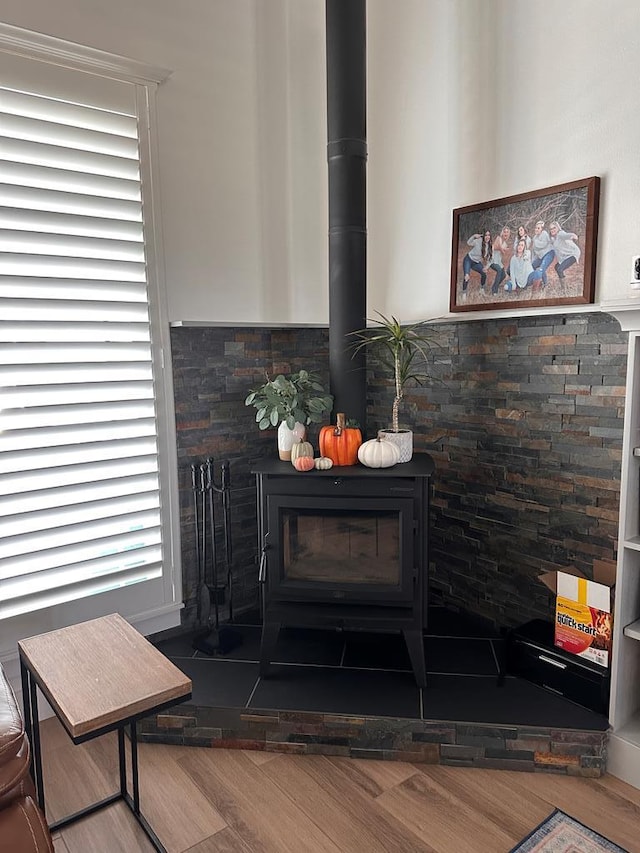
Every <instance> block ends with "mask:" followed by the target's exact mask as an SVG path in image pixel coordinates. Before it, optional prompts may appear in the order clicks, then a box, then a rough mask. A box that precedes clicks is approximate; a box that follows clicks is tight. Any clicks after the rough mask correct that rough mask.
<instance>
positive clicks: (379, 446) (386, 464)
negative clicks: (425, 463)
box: [358, 438, 400, 468]
mask: <svg viewBox="0 0 640 853" xmlns="http://www.w3.org/2000/svg"><path fill="white" fill-rule="evenodd" d="M358 459H359V460H360V462H362V464H363V465H366V467H367V468H391V466H392V465H395V464H396V463H397V462H399V461H400V451H399V450H398V448H397V447H396V446H395V444H392V443H391V442H390V441H381V440H380V439H379V438H372V439H371V440H370V441H365V442H364V444H361V445H360V447H359V448H358Z"/></svg>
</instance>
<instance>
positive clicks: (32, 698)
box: [18, 613, 191, 853]
mask: <svg viewBox="0 0 640 853" xmlns="http://www.w3.org/2000/svg"><path fill="white" fill-rule="evenodd" d="M18 649H19V652H20V670H21V675H22V691H23V697H24V712H25V730H26V733H27V736H28V737H29V739H30V741H31V744H32V747H33V753H32V763H31V773H32V776H33V780H34V784H35V787H36V792H37V797H38V803H39V805H40V807H41V809H42V810H43V811H44V810H45V797H44V783H43V777H42V749H41V744H40V730H39V725H38V699H37V690H36V685H37V686H38V687H40V689H41V690H42V692H43V694H44V695H45V696H46V698H47V700H48V701H49V703H50V705H51V707H52V708H53V710H54V712H55V714H56V716H57V717H58V719H59V720H60V722H61V723H62V725H63V726H64V727H65V729H66V730H67V733H68V735H69V737H70V738H71V740H72V741H73V742H74V743H76V744H78V743H84V742H85V741H87V740H91V739H92V738H95V737H99V736H100V735H103V734H106V733H107V732H110V731H114V730H117V732H118V753H119V770H120V790H119V791H118V792H117V793H115V794H112V795H111V796H109V797H107V798H105V799H103V800H100V801H99V802H97V803H93V804H92V805H90V806H87V807H86V808H84V809H82V810H80V811H78V812H75V813H74V814H71V815H68V816H67V817H64V818H62V819H61V820H58V821H56V822H55V823H53V824H51V825H50V829H51V830H53V831H55V830H57V829H61V828H63V827H65V826H68V825H69V824H70V823H73V822H75V821H76V820H79V819H80V818H83V817H86V816H87V815H90V814H93V813H94V812H96V811H98V810H99V809H102V808H104V807H105V806H109V805H111V804H112V803H114V802H117V801H118V800H124V802H125V803H126V804H127V806H128V807H129V808H130V810H131V811H132V813H133V815H134V816H135V818H136V820H137V821H138V823H139V824H140V826H141V827H142V829H143V830H144V832H145V833H146V835H147V836H148V838H149V840H150V841H151V843H152V844H153V846H154V848H155V849H156V850H158V851H160V853H166V850H165V848H164V847H163V845H162V844H161V842H160V841H159V839H158V837H157V836H156V834H155V833H154V831H153V830H152V829H151V827H150V826H149V824H148V822H147V821H146V819H145V818H144V816H143V815H142V814H141V812H140V792H139V786H138V743H137V732H136V721H137V720H139V719H140V718H142V717H145V716H147V715H148V714H153V713H156V712H157V711H159V710H162V709H163V708H167V707H168V706H170V705H174V704H175V703H176V702H181V701H184V700H186V699H189V698H191V680H190V679H189V678H187V676H186V675H184V673H182V672H180V670H179V669H178V668H177V667H175V666H174V665H173V664H172V663H171V662H170V661H169V660H167V658H166V657H165V656H164V655H163V654H162V653H161V652H159V651H158V650H157V649H156V648H155V647H154V646H153V645H151V643H149V642H148V640H146V639H145V638H144V637H143V636H142V635H141V634H140V633H139V632H138V631H136V630H135V628H132V627H131V625H129V623H128V622H126V621H125V620H124V619H123V618H122V617H121V616H119V615H118V614H117V613H114V614H112V615H110V616H103V617H101V618H100V619H92V620H91V621H89V622H82V623H80V624H78V625H71V626H70V627H68V628H61V629H60V630H58V631H51V632H50V633H48V634H40V635H39V636H36V637H29V638H28V639H24V640H20V641H19V642H18ZM127 726H128V727H129V731H130V740H131V773H132V794H133V796H131V794H129V791H128V789H127V772H126V750H125V729H126V727H127Z"/></svg>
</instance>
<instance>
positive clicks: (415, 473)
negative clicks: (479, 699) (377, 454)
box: [254, 454, 434, 686]
mask: <svg viewBox="0 0 640 853" xmlns="http://www.w3.org/2000/svg"><path fill="white" fill-rule="evenodd" d="M433 468H434V465H433V460H432V459H431V457H430V456H428V455H427V454H416V455H415V456H414V458H413V459H412V461H411V462H408V463H405V464H403V465H396V466H394V467H393V468H383V469H372V468H365V467H363V466H361V465H354V466H348V467H338V468H332V469H330V470H329V471H313V472H308V473H304V474H301V473H300V472H297V471H295V470H294V469H293V468H292V466H291V465H290V464H289V463H287V462H279V461H275V460H272V461H264V462H261V463H259V464H258V465H256V467H255V468H254V473H255V474H256V478H257V495H258V547H259V553H260V570H259V580H260V585H261V594H262V616H263V629H262V645H261V654H260V671H261V674H263V675H266V674H268V671H269V664H270V662H271V659H272V657H273V652H274V647H275V643H276V641H277V638H278V633H279V630H280V627H281V625H283V624H284V625H316V626H318V625H320V626H323V625H324V626H330V627H352V628H366V629H368V630H396V631H402V633H403V635H404V637H405V640H406V642H407V647H408V649H409V654H410V657H411V663H412V666H413V670H414V673H415V677H416V681H417V683H418V684H419V685H420V686H424V684H425V681H426V675H425V663H424V646H423V640H422V632H423V627H424V614H425V613H426V603H427V587H428V585H427V582H426V574H427V570H428V565H429V560H428V514H429V478H430V476H431V474H432V473H433Z"/></svg>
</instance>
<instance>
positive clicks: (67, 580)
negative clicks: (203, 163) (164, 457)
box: [0, 87, 163, 617]
mask: <svg viewBox="0 0 640 853" xmlns="http://www.w3.org/2000/svg"><path fill="white" fill-rule="evenodd" d="M151 328H152V327H151V322H150V313H149V303H148V298H147V274H146V265H145V247H144V237H143V206H142V189H141V178H140V158H139V140H138V122H137V117H136V115H135V114H134V111H131V112H130V113H128V112H126V111H118V110H114V109H104V108H99V107H96V106H95V105H93V104H91V103H77V102H74V101H72V100H65V99H64V98H59V97H56V98H53V97H49V96H47V95H43V94H42V93H39V92H34V91H25V90H20V89H18V88H14V87H8V88H1V87H0V616H3V617H6V616H13V615H17V614H19V613H24V612H26V611H29V610H34V609H37V608H41V607H45V606H50V605H53V604H58V603H61V602H65V601H69V600H72V599H74V598H80V597H83V596H86V595H91V594H94V593H96V592H100V591H103V590H107V589H114V588H116V587H119V586H125V585H127V584H132V583H136V582H139V581H142V580H147V579H150V578H157V577H160V576H161V574H162V559H163V536H162V529H163V528H162V523H161V499H160V478H159V459H158V424H157V417H156V403H155V393H154V388H155V385H154V361H153V355H152V347H151Z"/></svg>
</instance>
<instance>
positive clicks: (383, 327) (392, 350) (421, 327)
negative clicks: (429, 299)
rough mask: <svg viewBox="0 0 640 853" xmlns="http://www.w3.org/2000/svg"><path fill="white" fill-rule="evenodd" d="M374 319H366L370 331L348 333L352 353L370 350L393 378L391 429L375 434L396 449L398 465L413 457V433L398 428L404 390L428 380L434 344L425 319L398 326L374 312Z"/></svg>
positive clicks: (393, 320)
mask: <svg viewBox="0 0 640 853" xmlns="http://www.w3.org/2000/svg"><path fill="white" fill-rule="evenodd" d="M376 314H377V315H378V316H377V318H374V319H372V320H368V322H369V323H373V324H374V325H373V328H367V329H361V330H360V331H357V332H352V336H353V337H354V338H355V343H354V344H353V350H354V354H355V353H356V352H359V351H360V350H362V349H363V348H367V347H368V348H371V349H372V350H373V351H374V352H375V354H376V356H377V357H378V360H379V361H380V363H381V364H383V365H384V366H385V367H387V368H388V369H389V370H390V371H391V374H392V376H393V382H394V392H395V393H394V398H393V406H392V409H391V429H383V430H380V431H379V433H378V434H379V436H380V437H381V438H385V439H388V440H390V441H393V442H394V443H395V444H396V445H397V446H398V449H399V450H400V462H408V461H409V460H410V459H411V457H412V455H413V433H412V431H411V430H408V429H400V426H399V421H398V411H399V408H400V403H401V402H402V399H403V397H404V392H405V388H406V387H407V385H408V384H409V383H411V382H415V383H416V384H417V385H423V384H424V382H425V381H426V380H427V379H428V378H429V371H428V360H429V356H430V354H431V349H432V347H433V345H434V336H433V332H432V331H431V329H430V328H429V321H428V320H421V321H420V322H418V323H409V324H406V325H405V324H402V323H401V322H400V321H399V320H398V319H397V318H396V317H394V316H393V315H392V316H390V317H386V316H385V315H384V314H380V313H379V312H377V311H376Z"/></svg>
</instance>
